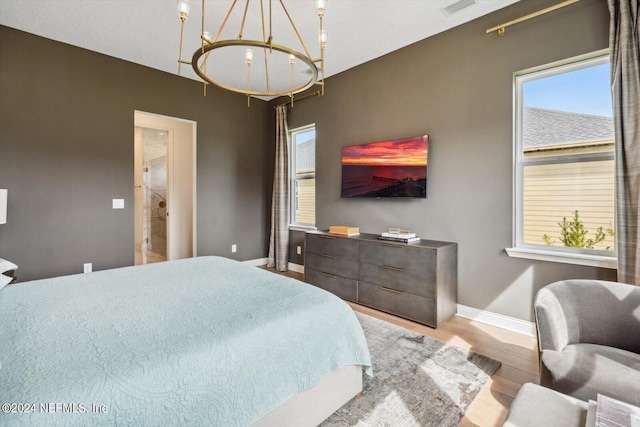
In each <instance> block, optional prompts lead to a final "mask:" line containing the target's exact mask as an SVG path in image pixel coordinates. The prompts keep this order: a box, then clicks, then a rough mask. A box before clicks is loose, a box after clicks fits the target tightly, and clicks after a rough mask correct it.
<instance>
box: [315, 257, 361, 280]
mask: <svg viewBox="0 0 640 427" xmlns="http://www.w3.org/2000/svg"><path fill="white" fill-rule="evenodd" d="M304 266H305V269H307V268H312V269H314V270H318V271H322V272H324V273H329V274H333V275H335V276H342V277H346V278H349V279H357V278H358V261H357V260H355V259H350V258H342V257H339V256H335V255H328V254H319V253H315V252H306V254H305V258H304Z"/></svg>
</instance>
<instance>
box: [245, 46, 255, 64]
mask: <svg viewBox="0 0 640 427" xmlns="http://www.w3.org/2000/svg"><path fill="white" fill-rule="evenodd" d="M244 57H245V59H246V60H247V65H248V66H251V63H252V62H253V49H245V51H244Z"/></svg>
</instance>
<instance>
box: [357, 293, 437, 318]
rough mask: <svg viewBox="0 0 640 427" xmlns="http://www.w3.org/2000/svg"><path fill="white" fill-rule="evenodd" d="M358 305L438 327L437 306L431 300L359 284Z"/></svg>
mask: <svg viewBox="0 0 640 427" xmlns="http://www.w3.org/2000/svg"><path fill="white" fill-rule="evenodd" d="M358 303H359V304H363V305H368V306H371V307H374V308H377V309H379V310H382V311H387V312H389V313H391V314H396V315H398V316H401V317H405V318H407V319H411V320H415V321H417V322H420V323H424V324H427V325H429V326H433V327H435V326H436V304H435V301H434V300H433V299H431V298H425V297H421V296H417V295H411V294H408V293H406V292H398V291H394V290H391V289H386V288H383V287H382V286H377V285H372V284H370V283H365V282H358Z"/></svg>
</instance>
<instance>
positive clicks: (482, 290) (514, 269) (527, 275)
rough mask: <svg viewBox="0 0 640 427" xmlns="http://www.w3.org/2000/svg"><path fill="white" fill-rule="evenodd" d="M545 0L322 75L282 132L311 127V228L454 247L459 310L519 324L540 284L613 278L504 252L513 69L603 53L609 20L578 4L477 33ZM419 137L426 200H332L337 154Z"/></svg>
mask: <svg viewBox="0 0 640 427" xmlns="http://www.w3.org/2000/svg"><path fill="white" fill-rule="evenodd" d="M555 3H557V0H523V1H521V2H520V3H518V4H515V5H513V6H510V7H507V8H504V9H502V10H500V11H498V12H495V13H493V14H491V15H488V16H486V17H483V18H480V19H477V20H475V21H472V22H470V23H467V24H465V25H462V26H460V27H457V28H454V29H452V30H450V31H447V32H444V33H441V34H439V35H437V36H435V37H432V38H429V39H426V40H423V41H421V42H419V43H416V44H414V45H411V46H409V47H406V48H404V49H401V50H399V51H396V52H394V53H391V54H389V55H386V56H384V57H381V58H378V59H376V60H374V61H371V62H369V63H366V64H364V65H361V66H359V67H356V68H353V69H351V70H348V71H346V72H343V73H341V74H339V75H337V76H334V77H331V78H329V79H327V87H326V95H325V96H324V97H323V98H320V99H313V100H305V101H301V102H299V103H296V104H295V107H294V108H291V109H289V126H290V127H291V128H295V127H298V126H303V125H306V124H309V123H315V124H316V132H317V135H316V147H317V148H316V150H317V152H316V159H317V160H316V162H317V164H316V171H317V172H316V182H317V188H316V193H317V196H316V197H317V200H316V206H317V225H318V227H319V228H321V229H323V228H328V227H329V225H332V224H353V225H358V226H360V229H361V231H365V232H372V233H377V232H381V231H384V230H386V229H387V228H389V227H392V226H400V227H404V228H408V229H410V230H412V231H416V232H417V233H418V234H420V235H421V236H422V237H424V238H429V239H436V240H445V241H454V242H458V244H459V246H458V251H459V253H458V255H459V265H458V270H459V275H458V277H459V282H458V295H459V303H461V304H464V305H467V306H471V307H475V308H478V309H483V310H489V311H492V312H496V313H500V314H504V315H507V316H512V317H515V318H520V319H524V320H532V319H533V317H532V301H533V297H534V295H535V293H536V292H537V290H538V289H539V288H540V287H542V286H544V285H545V284H547V283H550V282H552V281H555V280H560V279H567V278H608V279H614V280H615V271H614V270H607V269H598V268H591V267H582V266H574V265H569V264H559V263H551V262H542V261H540V262H537V261H529V260H523V259H515V258H510V257H508V256H507V254H506V253H505V251H504V249H505V248H506V247H510V246H511V242H512V152H513V150H512V96H513V95H512V87H513V73H514V72H515V71H519V70H523V69H526V68H529V67H533V66H537V65H542V64H546V63H549V62H553V61H557V60H561V59H565V58H569V57H572V56H576V55H580V54H583V53H587V52H592V51H595V50H599V49H603V48H606V47H607V46H608V20H609V13H608V10H607V5H606V1H605V0H582V1H581V2H579V3H576V4H573V5H571V6H568V7H565V8H563V9H561V10H558V11H556V12H553V13H550V14H547V15H545V16H542V17H539V18H536V19H534V20H530V21H528V22H525V23H521V24H518V25H516V26H513V27H509V28H508V29H507V31H506V35H505V36H504V37H498V36H497V35H496V34H495V33H494V34H491V35H486V34H485V29H486V28H490V27H493V26H494V25H497V24H499V23H502V22H506V21H509V20H512V19H515V18H518V17H520V16H523V15H525V14H528V13H531V12H534V11H537V10H539V9H542V8H544V7H546V6H549V5H552V4H555ZM273 102H276V101H273ZM271 114H273V113H271ZM423 133H428V134H429V136H430V147H429V178H428V183H427V192H428V199H427V200H357V199H341V198H340V176H341V170H340V155H341V150H340V149H341V147H343V146H347V145H353V144H359V143H365V142H373V141H379V140H383V139H386V138H399V137H407V136H414V135H420V134H423ZM292 261H293V259H292Z"/></svg>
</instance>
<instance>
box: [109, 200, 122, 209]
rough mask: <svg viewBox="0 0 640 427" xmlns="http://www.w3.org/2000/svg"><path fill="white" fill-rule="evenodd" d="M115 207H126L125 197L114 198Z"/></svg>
mask: <svg viewBox="0 0 640 427" xmlns="http://www.w3.org/2000/svg"><path fill="white" fill-rule="evenodd" d="M112 202H113V209H124V199H113V201H112Z"/></svg>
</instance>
